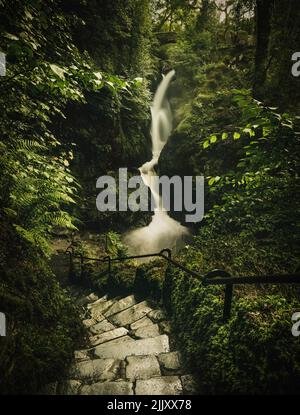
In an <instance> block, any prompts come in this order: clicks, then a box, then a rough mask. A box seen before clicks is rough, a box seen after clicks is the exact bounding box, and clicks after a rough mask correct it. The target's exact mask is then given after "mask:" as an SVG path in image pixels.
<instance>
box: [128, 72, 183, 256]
mask: <svg viewBox="0 0 300 415" xmlns="http://www.w3.org/2000/svg"><path fill="white" fill-rule="evenodd" d="M174 75H175V71H174V70H172V71H170V72H169V73H168V74H167V75H166V76H163V79H162V81H161V83H160V84H159V86H158V88H157V91H156V93H155V95H154V99H153V103H152V106H151V117H152V124H151V137H152V159H151V160H150V161H148V162H146V163H144V164H143V165H142V166H141V167H140V168H139V170H140V173H141V176H142V179H143V182H144V183H145V185H146V186H148V187H149V188H150V191H151V194H152V197H153V199H154V203H155V209H154V215H153V216H152V219H151V222H150V224H149V225H148V226H144V227H142V228H138V229H136V230H133V231H131V232H129V233H128V234H127V235H125V237H124V243H125V244H126V245H127V246H128V248H129V252H130V253H131V254H134V255H143V254H148V253H155V252H158V251H160V250H161V249H163V248H169V249H171V250H172V251H176V250H177V249H178V248H179V247H180V246H181V245H182V244H183V241H184V236H185V235H188V234H189V231H188V229H187V228H186V227H184V226H182V225H181V224H180V223H179V222H177V221H176V220H174V219H172V218H171V217H170V216H169V215H168V212H167V211H166V210H165V209H164V207H163V203H162V198H161V196H160V195H159V191H158V189H157V186H156V183H157V182H156V180H155V179H157V175H156V172H155V170H154V166H155V165H156V164H157V163H158V160H159V156H160V153H161V151H162V149H163V148H164V146H165V145H166V143H167V141H168V139H169V136H170V134H171V131H172V113H171V108H170V104H169V102H168V100H167V98H166V92H167V89H168V86H169V84H170V82H171V80H172V78H173V76H174Z"/></svg>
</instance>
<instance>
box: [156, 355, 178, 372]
mask: <svg viewBox="0 0 300 415" xmlns="http://www.w3.org/2000/svg"><path fill="white" fill-rule="evenodd" d="M157 359H158V362H159V364H160V367H161V370H162V374H163V375H171V374H173V375H181V374H182V358H181V355H180V353H179V352H169V353H162V354H159V355H158V356H157Z"/></svg>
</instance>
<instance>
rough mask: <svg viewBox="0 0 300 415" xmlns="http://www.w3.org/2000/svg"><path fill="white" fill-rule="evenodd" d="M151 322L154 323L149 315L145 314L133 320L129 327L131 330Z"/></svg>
mask: <svg viewBox="0 0 300 415" xmlns="http://www.w3.org/2000/svg"><path fill="white" fill-rule="evenodd" d="M152 324H154V323H153V321H152V320H150V318H149V317H147V316H145V317H142V318H140V319H139V320H137V321H135V322H134V323H132V324H130V328H131V330H137V329H139V328H141V327H145V326H150V325H152Z"/></svg>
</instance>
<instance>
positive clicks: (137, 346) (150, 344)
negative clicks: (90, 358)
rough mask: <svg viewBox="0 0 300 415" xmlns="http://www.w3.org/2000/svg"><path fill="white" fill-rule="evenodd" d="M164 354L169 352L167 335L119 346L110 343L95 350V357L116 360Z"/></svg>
mask: <svg viewBox="0 0 300 415" xmlns="http://www.w3.org/2000/svg"><path fill="white" fill-rule="evenodd" d="M125 337H126V336H125ZM122 338H123V337H122ZM122 338H121V339H122ZM164 352H169V337H168V336H166V335H165V334H163V335H161V336H157V337H151V338H148V339H141V340H133V339H129V340H127V341H123V342H122V343H119V344H112V342H109V343H104V344H101V345H99V346H96V347H95V348H94V353H95V356H98V357H100V358H114V359H125V357H127V356H145V355H151V354H153V355H157V354H160V353H164Z"/></svg>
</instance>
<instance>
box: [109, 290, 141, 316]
mask: <svg viewBox="0 0 300 415" xmlns="http://www.w3.org/2000/svg"><path fill="white" fill-rule="evenodd" d="M135 304H136V301H135V298H134V295H129V296H128V297H125V298H122V299H121V300H119V301H117V302H116V303H115V304H114V305H113V306H111V307H110V308H109V309H108V310H107V311H106V312H105V313H104V316H105V317H109V316H112V315H113V314H117V313H120V312H121V311H123V310H126V309H127V308H129V307H132V306H133V305H135Z"/></svg>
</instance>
